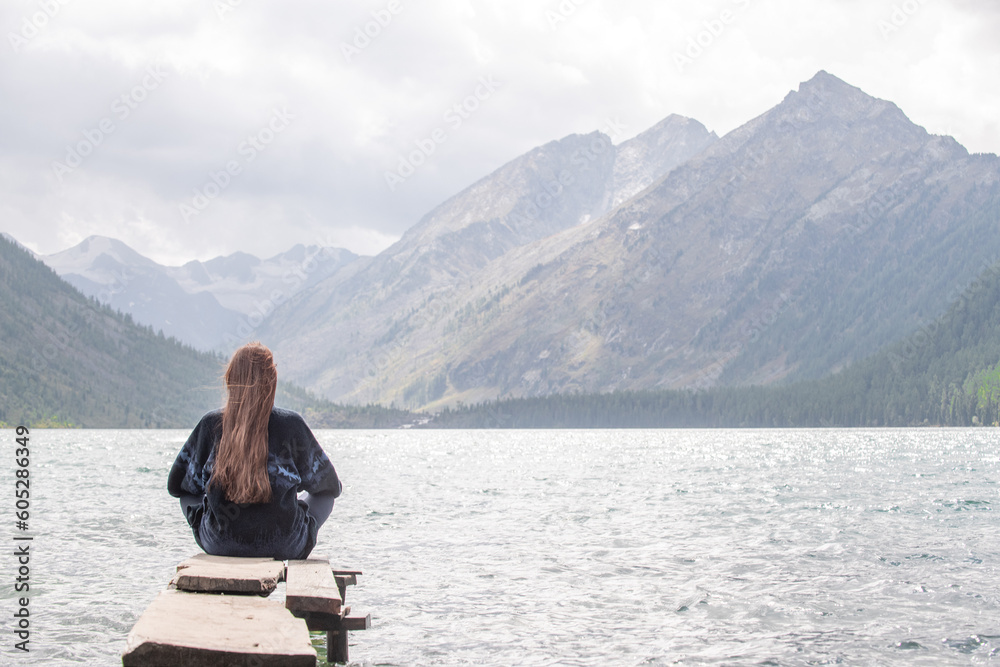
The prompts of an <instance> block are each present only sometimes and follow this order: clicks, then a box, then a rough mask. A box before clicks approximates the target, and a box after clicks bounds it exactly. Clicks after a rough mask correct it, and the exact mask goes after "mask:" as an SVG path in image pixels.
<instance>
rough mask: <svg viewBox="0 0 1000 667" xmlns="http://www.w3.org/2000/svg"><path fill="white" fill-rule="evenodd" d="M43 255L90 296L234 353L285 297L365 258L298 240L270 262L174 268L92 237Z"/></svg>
mask: <svg viewBox="0 0 1000 667" xmlns="http://www.w3.org/2000/svg"><path fill="white" fill-rule="evenodd" d="M40 259H41V260H42V261H44V262H45V263H46V264H47V265H48V266H49V267H50V268H52V269H53V270H54V271H55V272H56V273H57V274H59V276H60V277H61V278H63V280H66V281H67V282H68V283H70V284H71V285H73V286H74V287H76V288H77V289H78V290H80V291H81V292H83V293H84V294H85V295H87V296H91V297H94V298H96V299H97V300H98V301H100V302H101V303H102V304H105V305H108V306H110V307H112V308H114V309H115V310H120V311H122V312H125V313H129V314H131V315H132V317H133V318H134V319H135V320H136V321H137V322H140V323H142V324H145V325H148V326H152V327H153V328H154V329H155V330H162V331H163V333H164V334H165V335H167V336H173V337H175V338H177V339H178V340H179V341H181V342H184V343H187V344H188V345H191V346H192V347H195V348H197V349H200V350H206V351H208V350H215V351H225V352H228V351H231V350H232V349H234V348H235V347H236V345H237V344H238V342H239V341H240V340H241V339H245V338H246V337H248V336H250V335H252V333H253V330H254V329H255V328H256V327H257V326H258V325H259V324H260V322H261V321H263V319H264V318H265V317H267V316H268V315H270V313H271V312H272V311H273V310H274V308H275V307H276V306H277V305H278V304H280V303H281V302H282V301H284V300H285V299H287V298H289V297H290V296H291V295H292V294H294V293H295V292H296V291H298V290H300V289H304V288H307V287H310V286H312V285H315V284H316V283H317V282H319V281H321V280H324V279H326V278H329V277H330V276H333V275H335V274H337V272H339V271H340V270H341V269H344V268H345V267H347V266H348V265H349V264H351V263H353V262H354V261H355V260H357V259H358V256H357V255H355V254H353V253H351V252H349V251H347V250H343V249H340V248H319V247H316V246H309V247H306V246H303V245H297V246H295V247H294V248H292V249H291V250H288V251H287V252H284V253H281V254H279V255H275V256H274V257H271V258H270V259H266V260H261V259H258V258H256V257H253V256H252V255H248V254H246V253H235V254H233V255H229V256H227V257H217V258H215V259H212V260H209V261H207V262H199V261H191V262H188V263H187V264H185V265H184V266H180V267H167V266H161V265H160V264H157V263H156V262H154V261H152V260H150V259H147V258H146V257H143V256H142V255H140V254H139V253H137V252H135V251H134V250H132V249H131V248H130V247H128V246H127V245H125V244H124V243H122V242H121V241H118V240H115V239H110V238H106V237H102V236H91V237H89V238H87V239H86V240H84V241H83V242H82V243H80V244H79V245H77V246H74V247H72V248H70V249H68V250H64V251H62V252H59V253H55V254H52V255H47V256H43V257H40Z"/></svg>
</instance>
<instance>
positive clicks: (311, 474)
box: [167, 343, 341, 560]
mask: <svg viewBox="0 0 1000 667" xmlns="http://www.w3.org/2000/svg"><path fill="white" fill-rule="evenodd" d="M225 381H226V391H227V394H228V397H227V400H226V406H225V407H224V408H222V409H220V410H213V411H212V412H209V413H208V414H206V415H205V416H204V417H202V418H201V421H200V422H199V423H198V425H197V426H196V427H195V429H194V431H192V433H191V435H190V437H189V438H188V439H187V442H185V443H184V446H183V447H182V448H181V451H180V453H179V454H178V455H177V459H176V460H175V461H174V465H173V467H172V468H171V469H170V475H169V477H168V478H167V490H168V491H169V492H170V495H172V496H174V497H176V498H180V501H181V508H182V510H183V511H184V516H185V517H186V518H187V521H188V524H189V525H190V526H191V530H192V532H193V533H194V539H195V542H197V543H198V546H200V547H201V548H202V549H204V550H205V552H206V553H209V554H213V555H216V556H244V557H252V556H257V557H265V558H277V559H279V560H293V559H295V560H297V559H303V558H306V557H307V556H308V555H309V553H310V552H311V551H312V549H313V547H315V546H316V536H317V533H318V532H319V528H320V526H322V525H323V523H324V522H325V521H326V519H327V517H328V516H329V515H330V512H331V511H332V510H333V502H334V498H336V497H337V496H339V495H340V491H341V484H340V479H339V478H338V477H337V471H336V470H334V468H333V464H331V463H330V459H329V458H328V457H327V455H326V453H325V452H324V451H323V450H322V448H321V447H320V446H319V443H318V442H316V438H315V437H314V436H313V434H312V431H310V430H309V427H308V426H307V425H306V423H305V421H304V420H303V419H302V417H301V416H299V415H298V414H297V413H295V412H291V411H289V410H282V409H279V408H275V407H274V394H275V391H276V389H277V385H278V373H277V369H276V367H275V365H274V359H273V357H272V356H271V351H270V350H268V349H267V348H266V347H264V346H263V345H261V344H260V343H248V344H247V345H244V346H243V347H241V348H239V349H238V350H236V352H235V353H234V354H233V358H232V359H231V360H230V362H229V366H228V368H227V369H226V375H225Z"/></svg>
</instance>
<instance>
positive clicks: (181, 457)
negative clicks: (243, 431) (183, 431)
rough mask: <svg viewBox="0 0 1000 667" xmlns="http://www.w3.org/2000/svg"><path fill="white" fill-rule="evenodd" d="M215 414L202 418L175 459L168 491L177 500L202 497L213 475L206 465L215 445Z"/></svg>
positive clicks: (169, 477)
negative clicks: (195, 496)
mask: <svg viewBox="0 0 1000 667" xmlns="http://www.w3.org/2000/svg"><path fill="white" fill-rule="evenodd" d="M213 414H214V413H209V414H207V415H205V416H204V417H202V418H201V421H199V422H198V425H197V426H195V427H194V430H193V431H192V432H191V435H190V436H188V439H187V442H185V443H184V446H183V447H181V451H180V453H179V454H177V458H176V459H174V464H173V466H171V468H170V473H169V475H168V476H167V491H168V492H169V493H170V495H172V496H174V497H175V498H180V497H181V496H182V495H185V494H193V495H202V494H203V493H205V486H206V485H207V483H208V478H209V476H210V475H211V470H208V469H207V466H206V465H205V464H206V463H207V461H208V458H209V455H210V454H211V452H212V449H213V447H214V445H215V442H214V439H215V433H214V423H215V421H216V420H214V419H212V416H213Z"/></svg>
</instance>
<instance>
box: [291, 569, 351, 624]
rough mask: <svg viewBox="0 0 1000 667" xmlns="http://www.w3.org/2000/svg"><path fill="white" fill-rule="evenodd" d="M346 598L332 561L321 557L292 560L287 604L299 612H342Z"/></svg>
mask: <svg viewBox="0 0 1000 667" xmlns="http://www.w3.org/2000/svg"><path fill="white" fill-rule="evenodd" d="M343 601H344V600H343V598H342V597H341V595H340V590H339V589H338V587H337V582H336V581H335V580H334V578H333V572H331V570H330V561H328V560H321V559H318V558H310V559H308V560H290V561H288V567H287V568H286V569H285V607H287V608H288V609H291V610H293V611H295V612H306V611H308V612H319V613H322V614H339V613H340V607H341V605H342V604H343Z"/></svg>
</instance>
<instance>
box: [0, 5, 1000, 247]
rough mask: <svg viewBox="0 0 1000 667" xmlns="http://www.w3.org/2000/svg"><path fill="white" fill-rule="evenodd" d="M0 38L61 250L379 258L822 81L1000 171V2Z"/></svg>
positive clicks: (31, 214) (30, 206) (9, 226)
mask: <svg viewBox="0 0 1000 667" xmlns="http://www.w3.org/2000/svg"><path fill="white" fill-rule="evenodd" d="M0 27H2V30H3V33H4V35H5V38H4V43H3V44H2V45H0V54H2V55H0V100H2V104H0V119H2V122H0V216H2V217H0V220H2V224H0V229H2V230H3V231H6V232H9V233H10V234H12V235H13V236H14V237H15V238H17V239H18V240H20V241H21V242H22V243H24V244H25V245H27V246H29V247H30V248H32V249H33V250H35V251H36V252H41V253H45V254H47V253H52V252H56V251H58V250H62V249H65V248H67V247H70V246H72V245H75V244H76V243H79V242H80V241H81V240H83V239H84V238H86V237H87V236H89V235H91V234H101V235H106V236H113V237H116V238H119V239H121V240H123V241H125V242H126V243H128V244H129V245H130V246H132V247H133V248H135V249H136V250H138V251H139V252H141V253H143V254H145V255H147V256H149V257H151V258H153V259H155V260H157V261H159V262H161V263H164V264H181V263H183V262H185V261H187V260H190V259H209V258H211V257H214V256H217V255H220V254H228V253H231V252H235V251H237V250H242V251H246V252H250V253H253V254H256V255H259V256H271V255H274V254H277V253H278V252H282V251H284V250H286V249H288V248H289V247H291V246H292V245H294V244H295V243H306V244H321V245H334V246H339V247H345V248H348V249H350V250H353V251H355V252H358V253H362V254H374V253H376V252H378V251H380V250H382V249H384V248H385V247H387V246H388V245H389V244H390V243H392V242H393V241H394V240H395V239H397V238H398V237H399V236H400V235H401V234H402V233H403V232H404V231H405V230H406V229H407V228H408V227H410V226H412V225H413V224H414V223H416V222H417V221H418V220H419V219H420V217H421V216H423V215H424V214H425V213H426V212H427V211H429V210H430V209H432V208H433V207H434V206H435V205H436V204H438V203H440V202H442V201H444V200H445V199H446V198H448V197H450V196H451V195H453V194H455V193H457V192H459V191H460V190H462V189H463V188H465V187H466V186H468V185H470V184H471V183H473V182H474V181H476V180H477V179H479V178H481V177H483V176H485V175H487V174H488V173H490V172H491V171H493V170H494V169H496V168H498V167H499V166H501V165H502V164H503V163H505V162H507V161H508V160H511V159H512V158H515V157H517V156H518V155H521V154H522V153H524V152H526V151H528V150H530V149H531V148H533V147H535V146H538V145H541V144H543V143H546V142H548V141H551V140H554V139H559V138H561V137H564V136H566V135H568V134H572V133H585V132H591V131H593V130H597V129H601V128H603V127H605V126H606V124H607V122H608V120H609V119H610V120H614V121H615V122H617V123H619V124H621V125H624V126H625V130H624V132H623V133H622V134H621V135H620V136H619V137H617V138H616V141H620V140H621V139H625V138H628V137H631V136H634V135H635V134H638V133H639V132H641V131H642V130H644V129H646V128H647V127H649V126H651V125H653V124H654V123H656V122H657V121H659V120H661V119H662V118H664V117H665V116H667V115H669V114H671V113H678V114H681V115H684V116H689V117H692V118H696V119H697V120H699V121H701V122H702V123H704V124H705V125H706V126H707V127H708V128H709V129H711V130H714V131H715V132H717V133H718V134H719V135H720V136H721V135H724V134H725V133H726V132H729V131H730V130H732V129H734V128H736V127H738V126H740V125H742V124H743V123H745V122H746V121H748V120H750V119H751V118H753V117H755V116H757V115H759V114H761V113H763V112H764V111H766V110H767V109H769V108H771V107H772V106H774V105H776V104H778V103H779V102H780V101H781V100H782V99H783V98H784V96H785V95H786V94H787V93H788V92H789V91H790V90H794V89H796V88H797V87H798V85H799V83H800V82H802V81H805V80H808V79H809V78H811V77H812V76H813V75H814V74H815V73H816V72H817V71H818V70H821V69H825V70H827V71H829V72H830V73H832V74H834V75H836V76H839V77H840V78H842V79H844V80H845V81H847V82H848V83H850V84H853V85H855V86H858V87H860V88H861V89H863V90H864V91H866V92H868V93H869V94H871V95H874V96H876V97H880V98H883V99H888V100H891V101H893V102H895V103H896V104H897V105H899V106H900V107H901V108H902V109H903V111H904V112H905V113H906V114H907V115H908V116H909V117H910V119H911V120H913V121H914V122H916V123H918V124H920V125H922V126H924V127H925V128H927V129H928V130H929V131H930V132H933V133H936V134H950V135H952V136H954V137H955V138H956V139H958V141H959V142H961V143H962V144H963V145H964V146H966V148H968V149H969V150H970V151H973V152H990V153H997V152H1000V125H998V121H1000V87H998V81H1000V40H998V39H997V35H998V34H1000V3H996V2H992V1H986V0H923V2H919V1H918V0H906V1H905V2H902V1H900V0H884V1H883V0H857V1H854V0H825V1H818V0H715V1H714V2H671V1H667V0H548V1H546V0H495V1H491V2H487V1H485V0H483V1H476V0H466V1H463V0H423V1H422V2H419V3H418V2H415V1H414V0H374V1H359V2H336V3H330V2H320V1H316V0H303V1H300V2H294V3H287V2H277V1H276V0H143V1H142V2H134V1H126V0H118V1H117V2H110V1H106V0H7V1H5V2H3V3H2V4H0ZM456 105H459V106H458V107H457V108H456ZM415 151H420V152H419V153H415ZM401 156H402V158H405V159H406V160H407V162H408V164H405V165H401V164H400V160H401ZM411 167H412V169H411ZM411 172H412V173H411ZM387 173H388V174H394V175H393V176H389V177H387Z"/></svg>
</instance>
